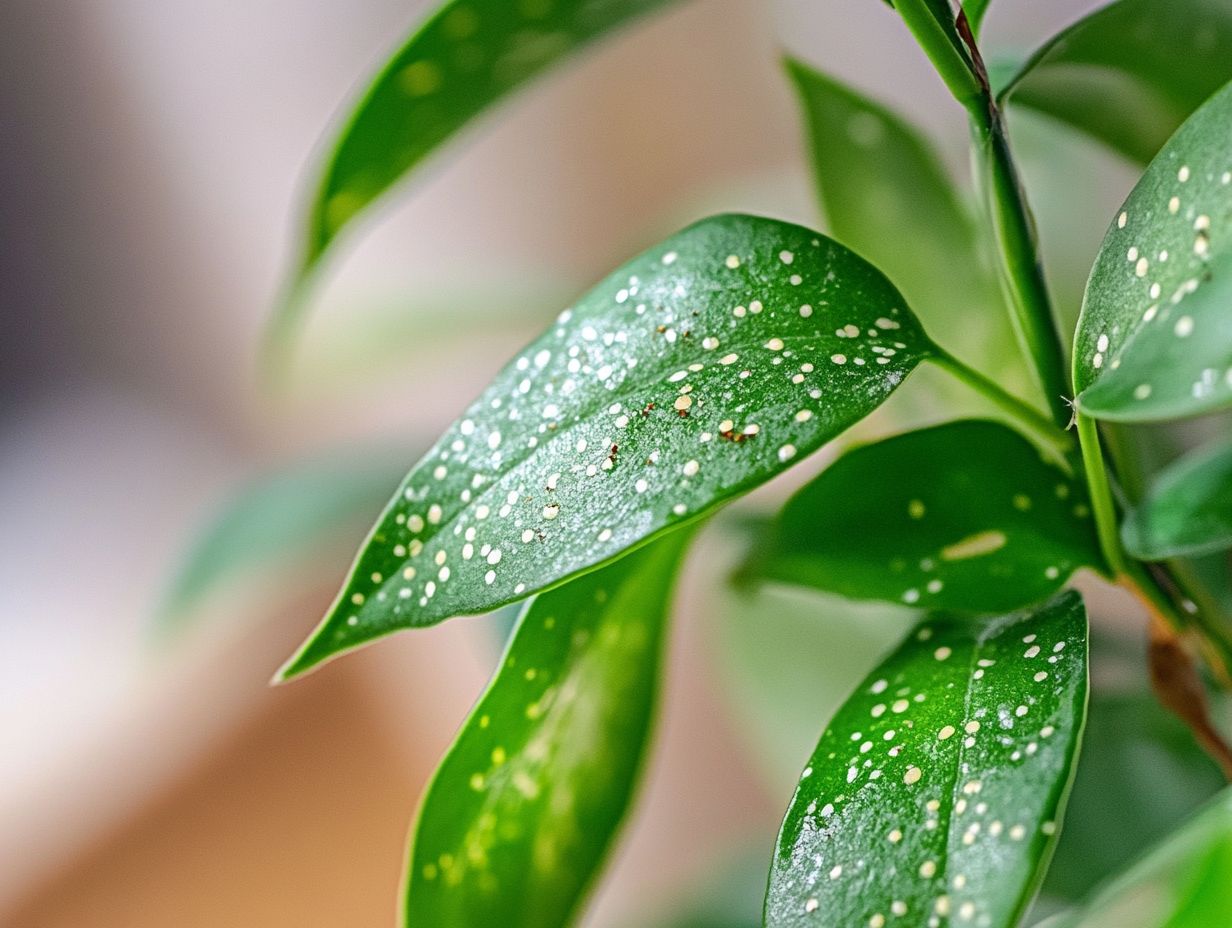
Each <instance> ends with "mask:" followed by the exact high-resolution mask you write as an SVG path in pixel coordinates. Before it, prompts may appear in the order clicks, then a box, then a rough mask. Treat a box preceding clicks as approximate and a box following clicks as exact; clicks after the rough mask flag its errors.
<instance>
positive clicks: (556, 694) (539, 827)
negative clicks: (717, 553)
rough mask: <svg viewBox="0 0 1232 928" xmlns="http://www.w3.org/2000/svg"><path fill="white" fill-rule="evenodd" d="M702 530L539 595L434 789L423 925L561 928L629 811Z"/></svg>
mask: <svg viewBox="0 0 1232 928" xmlns="http://www.w3.org/2000/svg"><path fill="white" fill-rule="evenodd" d="M689 534H690V533H689V532H687V531H679V532H674V533H672V534H671V535H668V536H667V537H665V538H664V539H662V540H661V541H659V542H656V543H655V544H653V545H650V546H648V547H644V548H642V549H641V550H640V551H638V552H636V553H634V554H632V555H630V556H629V557H627V558H623V559H622V560H620V561H617V562H616V563H615V564H612V565H611V566H609V567H605V568H603V569H602V570H599V571H594V572H592V573H590V574H587V575H586V576H585V577H581V578H579V579H577V580H575V581H573V582H572V583H569V584H566V585H565V586H562V587H560V588H558V589H556V590H552V591H550V592H548V593H544V594H543V595H541V596H539V597H538V598H536V599H535V600H534V601H533V602H531V603H530V604H529V606H528V607H527V608H526V610H525V611H524V612H523V614H522V617H521V619H520V620H519V622H518V626H517V628H516V629H515V631H514V635H513V639H512V641H511V642H510V645H509V649H508V651H507V652H506V654H505V657H504V659H503V660H502V662H501V665H500V668H499V670H498V671H497V673H496V676H495V678H494V679H493V680H492V683H491V685H490V686H489V688H488V691H487V692H486V693H485V694H484V696H483V698H482V699H481V700H480V701H479V704H478V705H477V706H476V707H475V709H474V711H473V712H472V713H471V716H470V718H469V719H468V720H467V721H466V724H465V725H464V726H463V728H462V731H461V732H460V733H459V735H458V738H457V740H456V741H455V742H454V745H453V747H452V748H451V749H450V751H449V754H448V755H447V756H446V757H445V760H444V761H443V762H442V763H441V766H440V769H439V770H438V771H437V773H436V776H435V778H434V779H433V781H432V784H431V786H429V788H428V791H427V794H426V795H425V796H424V799H423V804H422V807H421V810H420V814H419V821H418V823H417V824H416V827H415V834H414V843H413V847H412V851H411V856H410V862H409V868H410V869H409V873H408V875H407V882H406V900H405V901H406V906H405V916H406V918H405V924H406V925H409V926H412V928H460V926H470V925H474V926H479V925H501V926H508V928H560V926H562V925H566V924H568V923H569V922H570V921H571V918H570V916H571V914H573V913H574V912H575V910H576V909H577V907H578V906H579V904H580V903H581V901H582V899H583V896H584V894H585V892H586V890H587V888H588V887H589V886H590V883H591V881H592V879H593V878H594V876H595V874H596V871H597V870H598V869H599V867H600V865H601V864H602V861H603V858H604V856H605V854H606V851H607V849H608V846H609V844H610V843H611V840H612V837H613V835H614V833H615V831H616V828H617V826H618V825H619V824H620V821H621V819H622V818H623V816H624V814H625V810H626V809H627V808H628V805H629V801H630V798H631V795H632V793H633V787H634V783H635V780H636V778H637V773H638V770H639V768H640V766H641V759H642V756H643V754H644V749H645V745H646V741H647V736H648V732H649V728H650V723H651V717H652V715H653V710H654V703H655V693H656V690H657V678H658V669H659V663H660V652H661V650H662V643H663V630H664V625H665V617H666V611H667V601H668V594H669V591H670V588H671V585H672V578H673V576H674V574H675V572H676V567H677V564H678V563H679V560H680V555H681V553H682V551H683V548H684V545H685V543H686V541H687V540H688V535H689Z"/></svg>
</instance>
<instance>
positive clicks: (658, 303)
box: [283, 216, 934, 677]
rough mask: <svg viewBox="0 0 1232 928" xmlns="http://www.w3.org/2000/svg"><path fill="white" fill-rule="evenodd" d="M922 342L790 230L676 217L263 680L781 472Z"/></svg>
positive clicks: (438, 468) (412, 481) (433, 477)
mask: <svg viewBox="0 0 1232 928" xmlns="http://www.w3.org/2000/svg"><path fill="white" fill-rule="evenodd" d="M933 351H934V349H933V346H932V344H931V342H929V340H928V338H927V337H926V336H925V335H924V333H923V331H922V330H921V329H920V327H919V325H918V324H917V323H916V321H915V319H914V317H913V316H912V315H911V314H910V313H909V312H908V310H907V309H906V306H905V304H904V302H903V300H902V297H901V296H900V295H899V293H898V291H896V290H895V289H894V287H893V286H892V285H891V284H890V283H889V281H887V280H886V279H885V278H884V277H883V276H882V275H881V274H880V273H879V272H878V271H877V270H876V269H875V268H873V267H872V266H871V265H869V264H868V263H866V262H865V261H864V260H862V259H861V258H859V257H857V256H856V255H854V254H852V253H851V252H849V251H848V250H847V249H845V248H843V247H842V246H841V245H838V244H836V243H835V242H832V241H831V240H829V239H827V238H825V237H823V236H820V235H818V234H816V233H814V232H811V231H809V230H808V229H804V228H801V227H799V226H793V225H789V224H786V223H782V222H775V221H773V220H769V219H758V218H754V217H749V216H720V217H716V218H713V219H708V220H705V221H703V222H700V223H698V224H697V225H694V226H692V227H690V228H689V229H687V230H685V231H684V232H682V233H680V234H679V235H676V236H674V237H673V238H670V239H668V240H667V241H666V242H664V243H663V244H662V245H660V246H659V247H657V248H654V249H652V250H651V251H648V252H646V253H645V254H643V255H642V256H641V257H638V258H635V259H634V260H633V261H631V262H630V263H628V264H626V265H625V266H624V267H623V268H621V269H620V270H618V271H616V272H615V273H614V274H612V275H611V276H610V277H608V278H607V279H606V280H605V281H603V283H601V284H599V285H598V287H596V288H595V289H594V290H592V291H591V292H590V293H589V294H588V295H587V296H585V297H584V298H582V299H581V300H580V301H579V302H578V303H577V304H576V305H575V306H574V307H573V308H572V309H568V310H566V311H565V312H564V313H562V314H561V315H560V317H559V318H558V319H557V321H556V323H555V324H554V325H553V326H552V327H551V328H550V329H549V330H548V332H547V333H546V334H545V335H544V336H542V337H541V338H540V339H539V340H538V341H536V342H534V343H532V344H531V345H530V346H528V347H527V348H526V349H525V351H524V352H523V353H522V354H521V355H520V356H519V357H518V358H516V359H515V360H514V361H513V362H512V363H511V364H509V365H508V366H507V367H506V368H505V370H504V371H502V372H501V373H500V374H498V375H497V377H496V379H495V381H494V382H493V383H492V385H491V386H490V387H489V388H488V389H487V390H486V391H485V392H484V393H483V395H481V396H480V397H479V399H478V400H476V401H475V402H474V403H473V404H472V405H471V407H470V408H469V409H468V410H467V411H466V412H465V414H464V415H463V416H462V418H461V419H460V420H459V421H458V422H457V423H455V424H454V425H453V426H452V427H451V428H450V429H449V430H448V431H447V432H446V433H445V435H444V436H443V437H442V438H441V439H440V441H439V442H438V443H437V445H436V447H435V448H434V449H433V450H431V451H430V452H428V454H427V456H426V457H425V458H424V459H423V460H422V461H420V463H419V464H417V465H416V466H415V467H414V468H413V469H412V470H411V472H410V474H409V475H408V476H407V478H406V480H405V481H404V482H403V485H402V488H401V489H400V490H399V491H398V493H397V495H396V496H395V497H394V499H393V501H392V502H391V503H390V505H389V508H388V509H387V510H386V511H385V514H384V515H383V516H382V517H381V520H380V522H379V523H378V524H377V526H376V527H375V528H374V529H373V532H372V535H371V537H370V538H369V540H368V543H367V544H366V545H365V547H364V549H363V551H362V552H361V553H360V555H359V559H358V561H357V562H356V565H355V567H354V568H353V571H352V574H351V576H350V579H349V580H348V581H347V583H346V585H345V586H344V588H343V590H342V592H341V594H340V596H339V598H338V600H337V602H336V604H335V606H334V608H333V609H332V610H331V611H330V613H329V615H328V617H327V618H326V620H325V622H324V623H323V624H322V626H321V627H320V628H319V629H318V631H317V632H316V634H315V635H314V637H313V638H312V639H310V640H309V642H308V643H307V644H306V645H305V646H304V648H303V649H302V650H301V651H300V653H299V654H298V655H297V656H296V657H295V658H293V660H292V661H291V663H290V664H289V665H288V666H287V668H285V670H284V671H283V676H284V677H286V676H292V675H294V674H297V673H300V672H302V671H304V670H306V669H308V668H309V667H312V666H313V665H314V664H317V663H319V662H321V661H323V660H325V659H327V658H329V657H331V656H333V655H335V654H337V653H338V652H340V651H343V650H346V649H348V648H352V647H355V646H357V645H359V644H362V643H363V642H365V641H368V640H370V639H372V638H376V637H378V636H380V635H384V634H388V633H389V632H392V631H395V630H396V629H399V628H408V627H412V626H421V625H430V624H433V623H435V622H439V621H441V620H442V619H445V618H448V617H450V616H453V615H460V614H473V613H480V612H486V611H488V610H489V609H492V608H494V607H496V606H498V605H501V604H503V603H507V602H512V601H515V600H517V599H519V598H521V597H523V596H525V595H529V594H530V593H533V592H535V591H536V590H542V589H545V588H547V587H550V586H553V585H554V584H556V583H559V582H561V581H562V580H565V579H567V578H568V577H570V576H572V575H574V574H577V573H580V572H582V571H585V570H588V569H590V568H592V567H595V566H597V565H598V564H601V563H603V562H604V561H607V560H609V559H611V558H613V557H615V556H617V555H619V554H621V553H622V552H624V551H625V550H627V549H628V548H630V547H634V546H636V545H638V544H641V543H642V542H644V541H646V540H648V539H649V538H651V537H653V536H654V535H656V534H658V533H659V532H661V531H663V530H665V529H667V528H670V527H672V526H675V525H678V524H680V523H681V522H684V521H686V520H689V519H692V518H695V517H697V516H699V515H700V514H702V513H704V512H707V511H708V510H710V509H712V508H714V507H715V506H717V505H718V504H720V503H722V502H724V501H726V500H729V499H731V498H733V497H735V496H738V495H740V494H742V493H744V492H746V491H748V490H750V489H752V488H753V487H755V486H757V485H758V484H761V483H764V482H765V481H767V480H769V479H770V478H771V477H773V476H775V475H776V474H778V473H780V472H781V471H783V470H785V469H786V468H787V467H789V466H790V465H791V464H793V463H795V461H796V460H798V459H799V458H802V457H804V456H805V455H807V454H809V453H811V452H812V451H814V450H816V449H817V448H819V447H820V446H821V445H823V444H825V443H826V442H827V441H829V440H830V439H831V438H833V437H834V436H836V435H837V434H839V433H840V432H842V431H843V430H844V429H846V428H847V427H848V426H849V425H852V424H853V423H855V422H857V421H858V420H860V419H861V418H863V417H864V416H865V415H867V414H868V413H869V412H871V411H872V410H873V409H874V408H876V407H877V405H878V404H880V403H881V402H882V401H883V400H884V399H885V398H886V397H887V396H889V394H890V393H891V392H892V391H893V390H894V389H895V388H896V387H897V386H898V385H899V384H900V383H901V382H902V380H903V378H904V377H906V376H907V374H908V373H909V372H910V371H911V370H912V369H913V368H914V367H915V366H916V365H917V364H918V363H919V362H920V360H921V359H923V358H925V357H928V356H929V355H930V354H931V353H933Z"/></svg>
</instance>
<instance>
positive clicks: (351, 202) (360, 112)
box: [284, 0, 670, 313]
mask: <svg viewBox="0 0 1232 928" xmlns="http://www.w3.org/2000/svg"><path fill="white" fill-rule="evenodd" d="M669 2H670V0H606V2H601V3H596V2H594V0H521V2H516V3H510V2H507V0H452V2H447V3H444V4H442V5H441V6H440V7H439V8H438V9H437V11H436V12H435V13H434V14H433V15H432V16H431V17H430V18H429V19H428V20H427V21H426V22H424V23H423V24H422V25H420V26H419V27H418V28H417V29H416V30H415V32H414V33H413V34H412V35H411V36H410V38H409V39H407V41H406V43H405V44H404V45H403V46H402V47H401V48H400V49H399V50H398V51H397V52H395V53H394V55H393V56H392V57H391V58H390V59H389V61H388V62H387V63H386V65H385V66H384V68H382V70H381V71H380V73H379V74H378V75H377V76H376V77H375V78H374V79H373V81H372V83H371V84H370V85H369V86H368V87H367V89H366V90H365V91H364V93H363V95H362V97H361V99H360V101H359V103H358V104H357V105H356V106H355V108H354V110H353V111H352V112H351V114H350V115H349V117H348V118H347V121H346V123H345V125H344V127H343V128H342V130H341V131H340V133H339V135H338V138H337V140H336V141H335V142H334V144H333V147H332V150H331V151H330V154H329V156H328V160H327V162H326V164H325V167H324V169H323V176H322V178H321V181H320V184H319V187H318V189H317V191H316V193H315V195H314V198H313V200H312V202H311V203H310V206H309V210H310V212H309V217H308V226H307V230H306V241H305V246H304V255H303V261H302V264H301V266H300V268H299V272H298V273H299V277H300V280H301V281H302V279H303V278H304V277H306V276H307V275H308V274H309V273H310V272H311V271H312V270H313V269H314V267H315V266H316V265H317V264H318V262H319V261H320V259H321V257H322V255H323V254H324V253H325V251H326V249H327V248H328V247H329V246H330V245H331V244H332V243H333V241H334V239H335V238H336V237H337V236H338V234H339V233H340V232H341V231H342V230H343V229H344V228H345V227H346V226H347V225H349V224H350V223H351V222H352V221H354V220H355V218H356V217H357V216H359V215H360V214H361V213H363V212H364V211H365V210H366V209H367V208H368V206H369V205H370V204H371V203H372V202H373V201H374V200H376V199H377V198H378V197H380V196H381V195H382V194H383V193H385V192H386V191H387V190H388V189H389V188H390V187H391V186H392V185H393V184H394V183H395V182H396V181H397V180H399V179H400V178H401V177H403V176H404V175H405V174H406V173H407V172H409V171H410V170H411V169H413V168H415V167H416V166H417V165H418V164H419V163H420V162H421V161H422V160H423V159H424V158H425V157H426V156H427V155H429V154H430V153H431V152H432V151H433V150H434V149H435V148H437V146H439V145H440V144H441V143H442V142H444V141H446V140H447V139H449V138H450V137H451V136H452V135H453V134H454V133H455V132H457V131H458V130H459V129H461V128H462V127H463V126H465V125H466V124H467V123H468V122H470V121H471V119H473V118H474V117H475V116H476V115H477V114H478V113H480V112H481V111H483V110H484V109H485V108H487V107H488V106H489V104H492V103H494V102H495V101H497V100H499V99H501V98H502V97H504V96H505V95H506V94H508V93H510V92H511V91H513V90H515V89H517V88H518V87H520V86H521V85H522V84H524V83H525V82H527V81H529V80H530V79H531V78H533V77H535V76H536V75H538V74H539V73H541V72H542V71H544V70H546V69H547V68H549V67H551V66H552V65H554V64H556V63H557V62H558V61H560V60H561V59H562V58H565V57H567V56H568V55H569V54H570V53H572V52H573V51H575V50H577V49H579V48H581V47H583V46H585V45H586V44H587V43H589V42H591V41H592V40H594V39H596V38H599V37H601V36H603V35H604V34H606V33H608V32H610V31H612V30H613V29H617V28H619V27H620V26H623V25H624V24H625V23H627V22H628V21H630V20H632V19H635V18H637V17H638V16H640V15H642V14H644V13H647V12H649V11H651V10H655V9H659V8H661V7H664V6H666V5H667V4H668V3H669ZM293 311H294V307H291V306H289V307H287V308H285V309H284V312H288V313H289V312H293Z"/></svg>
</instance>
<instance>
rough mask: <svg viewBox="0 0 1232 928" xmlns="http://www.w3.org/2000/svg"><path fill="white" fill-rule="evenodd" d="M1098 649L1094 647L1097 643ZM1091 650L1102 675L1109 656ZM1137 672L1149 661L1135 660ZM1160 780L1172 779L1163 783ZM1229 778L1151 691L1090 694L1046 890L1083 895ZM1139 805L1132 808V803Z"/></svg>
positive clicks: (1066, 895)
mask: <svg viewBox="0 0 1232 928" xmlns="http://www.w3.org/2000/svg"><path fill="white" fill-rule="evenodd" d="M1092 650H1094V648H1093V649H1092ZM1099 657H1100V655H1099V654H1098V653H1095V654H1093V655H1092V662H1093V663H1094V665H1095V666H1097V667H1099V668H1100V672H1101V674H1102V675H1107V674H1108V666H1107V664H1105V663H1103V662H1101V661H1100V660H1099ZM1133 669H1134V672H1135V673H1136V674H1139V675H1140V676H1139V677H1138V679H1145V677H1146V668H1145V667H1141V666H1138V665H1136V666H1135V667H1134V668H1133ZM1161 784H1167V788H1166V789H1161V788H1160V785H1161ZM1223 784H1224V780H1223V777H1222V775H1221V774H1220V772H1219V768H1218V767H1216V766H1215V764H1214V763H1213V762H1212V761H1211V759H1210V758H1209V757H1208V756H1207V755H1206V754H1204V753H1203V752H1202V750H1201V748H1199V747H1198V745H1197V743H1196V742H1195V741H1194V738H1193V733H1192V732H1190V731H1189V729H1188V728H1186V727H1185V726H1184V724H1182V723H1181V722H1180V721H1179V720H1178V719H1177V718H1176V717H1175V716H1173V715H1171V714H1170V713H1168V712H1166V711H1164V709H1163V708H1161V707H1160V705H1159V702H1158V701H1157V700H1155V699H1154V698H1153V697H1152V696H1151V695H1150V694H1149V693H1145V692H1143V693H1103V694H1101V693H1100V692H1099V691H1098V689H1097V690H1096V691H1095V692H1093V693H1092V694H1091V706H1090V711H1089V713H1088V715H1087V725H1086V731H1085V733H1084V734H1083V738H1082V757H1081V759H1080V760H1079V762H1078V774H1077V776H1076V777H1075V778H1074V790H1073V792H1072V793H1071V794H1070V801H1069V811H1068V812H1067V813H1066V816H1065V832H1064V834H1062V835H1061V840H1060V841H1059V842H1058V844H1057V852H1056V856H1055V857H1054V858H1053V861H1052V866H1051V867H1050V868H1049V870H1048V877H1047V879H1046V880H1045V881H1044V888H1043V892H1044V894H1045V895H1049V894H1052V895H1055V896H1059V897H1062V898H1066V899H1077V898H1081V897H1083V896H1085V895H1087V893H1088V892H1089V891H1090V888H1091V887H1092V886H1093V885H1095V884H1097V883H1099V882H1102V881H1103V880H1105V879H1107V878H1108V877H1110V876H1112V875H1113V874H1114V873H1117V872H1118V871H1120V870H1121V869H1122V868H1123V867H1125V866H1126V865H1127V864H1129V863H1130V862H1131V861H1132V860H1133V859H1134V858H1135V857H1137V856H1138V855H1139V854H1141V852H1142V850H1143V849H1144V848H1147V847H1149V846H1150V845H1152V844H1154V843H1155V842H1156V841H1158V840H1160V839H1161V838H1163V837H1164V836H1165V835H1167V834H1168V833H1169V832H1170V831H1171V830H1172V829H1173V828H1175V827H1176V826H1177V825H1179V824H1180V823H1181V822H1182V821H1184V820H1185V818H1186V817H1187V816H1189V815H1191V814H1193V812H1194V811H1195V810H1196V809H1197V807H1198V806H1200V805H1201V804H1202V803H1204V802H1205V801H1206V800H1207V799H1209V798H1210V797H1211V796H1213V795H1214V794H1215V793H1217V792H1218V791H1219V788H1220V787H1221V786H1222V785H1223ZM1126 809H1132V810H1133V814H1132V815H1126V814H1125V810H1126Z"/></svg>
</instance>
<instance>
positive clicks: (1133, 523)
mask: <svg viewBox="0 0 1232 928" xmlns="http://www.w3.org/2000/svg"><path fill="white" fill-rule="evenodd" d="M1226 312H1228V313H1229V314H1232V303H1229V304H1228V308H1227V310H1226ZM1121 539H1122V541H1123V542H1124V543H1125V550H1127V551H1128V552H1129V553H1130V554H1132V555H1133V556H1134V557H1137V558H1140V559H1141V560H1144V561H1162V560H1165V559H1167V558H1171V557H1190V556H1193V555H1199V554H1213V553H1214V552H1216V551H1222V550H1224V549H1225V548H1232V442H1222V443H1219V444H1217V445H1214V446H1212V447H1209V448H1204V449H1202V450H1199V451H1196V452H1193V453H1191V454H1188V455H1186V456H1185V457H1183V458H1181V459H1180V460H1179V461H1177V462H1175V463H1174V464H1172V465H1171V466H1170V467H1168V468H1166V469H1165V470H1164V471H1163V472H1161V473H1160V474H1159V476H1158V477H1156V478H1155V481H1154V483H1153V484H1152V485H1151V488H1150V490H1149V492H1148V493H1147V495H1146V498H1145V499H1143V500H1142V502H1141V503H1140V504H1139V505H1138V507H1137V508H1136V509H1135V510H1134V511H1133V512H1131V513H1130V514H1129V515H1128V516H1127V517H1126V519H1125V524H1124V525H1122V526H1121Z"/></svg>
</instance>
